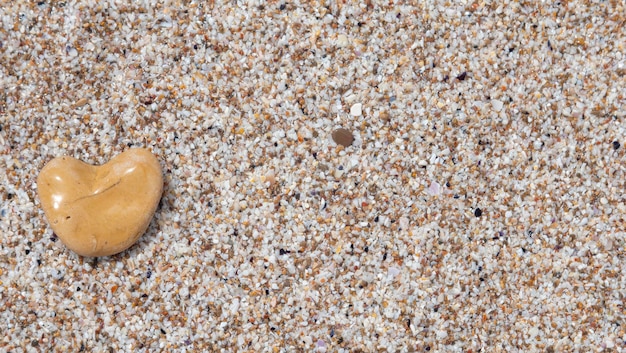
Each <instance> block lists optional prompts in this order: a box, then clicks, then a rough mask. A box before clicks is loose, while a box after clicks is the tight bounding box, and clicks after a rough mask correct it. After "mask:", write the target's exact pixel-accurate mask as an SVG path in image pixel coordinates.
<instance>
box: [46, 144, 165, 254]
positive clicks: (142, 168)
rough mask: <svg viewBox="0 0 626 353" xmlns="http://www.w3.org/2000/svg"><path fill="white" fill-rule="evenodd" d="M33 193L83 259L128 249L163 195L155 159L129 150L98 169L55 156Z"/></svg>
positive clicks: (142, 151)
mask: <svg viewBox="0 0 626 353" xmlns="http://www.w3.org/2000/svg"><path fill="white" fill-rule="evenodd" d="M37 192H38V194H39V199H40V201H41V205H42V208H43V211H44V213H45V215H46V218H47V220H48V223H50V226H51V227H52V230H53V231H54V232H55V233H56V234H57V236H58V237H59V239H61V241H62V242H63V243H64V244H65V246H67V247H68V248H70V249H71V250H72V251H74V252H76V253H77V254H79V255H82V256H109V255H114V254H117V253H119V252H122V251H124V250H126V249H128V248H129V247H130V246H131V245H133V244H134V243H135V242H136V241H137V239H139V237H140V236H141V235H142V234H143V233H144V232H145V231H146V229H147V228H148V225H149V224H150V220H151V219H152V216H153V215H154V212H155V211H156V208H157V206H158V204H159V200H160V199H161V194H162V193H163V174H162V172H161V167H160V165H159V161H158V160H157V159H156V157H155V156H154V155H153V154H152V153H150V151H148V150H147V149H144V148H131V149H129V150H127V151H125V152H123V153H121V154H119V155H118V156H116V157H115V158H113V159H111V160H110V161H109V162H108V163H106V164H104V165H102V166H93V165H90V164H87V163H84V162H82V161H80V160H78V159H75V158H72V157H67V156H64V157H57V158H55V159H53V160H51V161H50V162H49V163H48V164H46V166H45V167H44V168H43V169H42V170H41V172H40V173H39V177H38V178H37Z"/></svg>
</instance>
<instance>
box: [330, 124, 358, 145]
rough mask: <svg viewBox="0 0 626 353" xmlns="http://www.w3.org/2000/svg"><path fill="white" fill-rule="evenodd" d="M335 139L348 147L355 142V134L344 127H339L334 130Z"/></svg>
mask: <svg viewBox="0 0 626 353" xmlns="http://www.w3.org/2000/svg"><path fill="white" fill-rule="evenodd" d="M333 141H335V143H337V144H338V145H342V146H343V147H348V146H350V145H351V144H352V142H354V136H353V135H352V133H351V132H350V131H348V130H347V129H344V128H339V129H337V130H335V131H333Z"/></svg>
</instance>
